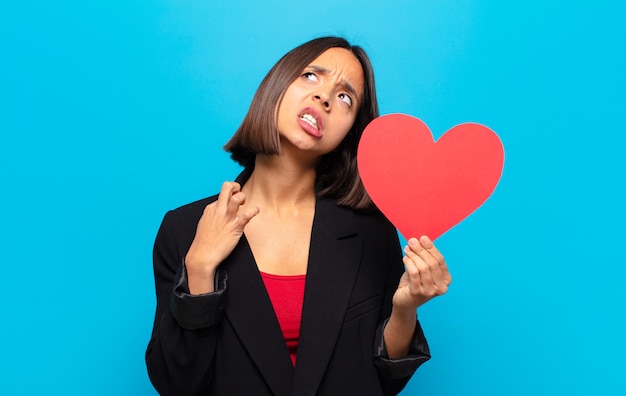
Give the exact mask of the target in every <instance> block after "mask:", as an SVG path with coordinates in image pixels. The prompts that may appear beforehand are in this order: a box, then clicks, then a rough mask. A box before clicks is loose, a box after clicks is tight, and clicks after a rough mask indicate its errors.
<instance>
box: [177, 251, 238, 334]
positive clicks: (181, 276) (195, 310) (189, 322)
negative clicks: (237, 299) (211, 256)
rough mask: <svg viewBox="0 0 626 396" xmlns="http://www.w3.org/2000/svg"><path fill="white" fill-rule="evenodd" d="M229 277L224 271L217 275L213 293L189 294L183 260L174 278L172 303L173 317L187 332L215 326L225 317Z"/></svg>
mask: <svg viewBox="0 0 626 396" xmlns="http://www.w3.org/2000/svg"><path fill="white" fill-rule="evenodd" d="M227 281H228V275H227V274H226V272H225V271H223V270H219V269H218V270H217V272H216V274H215V288H214V291H213V292H211V293H206V294H198V295H192V294H189V284H188V279H187V268H186V267H185V262H184V260H183V263H182V265H181V266H180V268H179V269H178V273H176V277H175V278H174V290H173V293H172V298H171V301H170V307H171V310H172V315H173V316H174V318H175V319H176V321H177V322H178V324H179V325H180V326H181V327H182V328H184V329H187V330H198V329H204V328H208V327H211V326H214V325H216V324H218V323H220V322H221V321H222V318H223V317H224V298H225V295H226V284H227Z"/></svg>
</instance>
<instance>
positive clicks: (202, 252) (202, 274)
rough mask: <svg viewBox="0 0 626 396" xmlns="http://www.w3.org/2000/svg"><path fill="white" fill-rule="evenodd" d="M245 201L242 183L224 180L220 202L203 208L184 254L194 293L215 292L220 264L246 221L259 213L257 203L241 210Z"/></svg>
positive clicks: (233, 244) (239, 235)
mask: <svg viewBox="0 0 626 396" xmlns="http://www.w3.org/2000/svg"><path fill="white" fill-rule="evenodd" d="M245 202H246V196H245V194H244V193H243V192H241V186H240V185H239V183H236V182H225V183H224V184H223V185H222V190H221V191H220V194H219V196H218V198H217V201H215V202H213V203H211V204H209V205H207V206H206V208H204V213H203V214H202V217H201V218H200V221H199V222H198V227H197V229H196V236H195V238H194V239H193V242H192V243H191V247H190V248H189V251H188V252H187V255H186V256H185V266H186V267H187V277H188V281H189V292H190V293H191V294H204V293H210V292H212V291H213V288H214V279H215V271H216V270H217V267H218V266H219V264H220V263H221V262H222V261H223V260H224V259H226V257H228V255H229V254H230V253H231V252H232V251H233V249H234V248H235V246H236V245H237V243H238V242H239V239H240V238H241V235H243V230H244V228H245V226H246V224H248V222H249V221H250V219H252V218H253V217H254V216H256V215H257V214H258V213H259V208H257V207H256V206H253V207H250V208H247V209H246V210H245V211H243V212H242V213H239V212H240V209H241V208H242V205H244V204H245Z"/></svg>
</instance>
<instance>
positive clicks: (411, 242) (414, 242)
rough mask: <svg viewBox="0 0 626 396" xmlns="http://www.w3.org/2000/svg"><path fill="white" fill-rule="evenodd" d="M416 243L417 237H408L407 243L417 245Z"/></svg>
mask: <svg viewBox="0 0 626 396" xmlns="http://www.w3.org/2000/svg"><path fill="white" fill-rule="evenodd" d="M417 244H418V242H417V239H415V238H411V239H409V245H411V246H417Z"/></svg>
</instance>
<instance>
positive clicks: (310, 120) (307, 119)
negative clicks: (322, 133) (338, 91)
mask: <svg viewBox="0 0 626 396" xmlns="http://www.w3.org/2000/svg"><path fill="white" fill-rule="evenodd" d="M300 119H301V120H302V121H304V122H306V123H307V124H309V125H311V126H312V127H313V128H315V129H317V130H319V129H320V128H319V127H318V126H317V120H316V119H315V117H313V116H312V115H311V114H309V113H304V114H302V115H301V116H300Z"/></svg>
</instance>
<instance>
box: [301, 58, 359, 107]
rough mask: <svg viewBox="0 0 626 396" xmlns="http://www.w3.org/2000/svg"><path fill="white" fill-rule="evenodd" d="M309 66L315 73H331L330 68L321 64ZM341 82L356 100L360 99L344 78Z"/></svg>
mask: <svg viewBox="0 0 626 396" xmlns="http://www.w3.org/2000/svg"><path fill="white" fill-rule="evenodd" d="M309 68H310V69H311V70H313V71H314V72H316V73H319V74H325V75H328V74H330V73H331V70H330V69H327V68H325V67H323V66H318V65H309ZM341 84H342V85H343V86H344V87H345V88H346V91H348V92H349V93H350V94H351V95H353V96H354V97H355V98H356V99H357V100H358V99H360V98H359V95H358V94H357V93H356V89H354V87H353V86H352V84H350V82H349V81H348V80H346V79H341Z"/></svg>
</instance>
